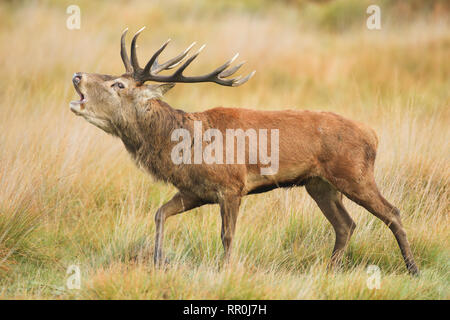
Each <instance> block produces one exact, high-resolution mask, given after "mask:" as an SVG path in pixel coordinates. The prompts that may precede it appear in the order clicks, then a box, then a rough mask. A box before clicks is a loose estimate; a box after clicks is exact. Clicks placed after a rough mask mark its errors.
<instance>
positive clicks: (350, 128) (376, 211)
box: [70, 27, 419, 275]
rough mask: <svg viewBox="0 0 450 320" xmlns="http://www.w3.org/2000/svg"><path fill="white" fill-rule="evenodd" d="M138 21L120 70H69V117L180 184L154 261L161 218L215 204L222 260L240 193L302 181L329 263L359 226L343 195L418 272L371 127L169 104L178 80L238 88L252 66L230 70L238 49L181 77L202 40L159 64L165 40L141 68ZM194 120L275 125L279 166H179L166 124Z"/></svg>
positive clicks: (326, 116)
mask: <svg viewBox="0 0 450 320" xmlns="http://www.w3.org/2000/svg"><path fill="white" fill-rule="evenodd" d="M144 28H145V27H144ZM144 28H142V29H140V30H139V31H138V32H137V33H136V34H135V35H134V37H133V38H132V41H131V50H130V57H128V54H127V49H126V34H127V31H128V28H127V29H125V30H124V31H123V33H122V36H121V40H120V42H121V44H120V46H121V50H120V55H121V58H122V61H123V64H124V66H125V73H124V74H122V75H120V76H112V75H105V74H95V73H83V72H77V73H75V74H74V75H73V78H72V82H73V85H74V87H75V90H76V92H77V93H78V94H79V96H80V100H76V101H72V102H71V103H70V109H71V111H72V112H73V113H74V114H75V115H77V116H80V117H82V118H84V119H85V120H86V121H88V122H89V123H91V124H93V125H94V126H97V127H98V128H100V129H102V130H103V131H105V132H106V133H108V134H110V135H112V136H115V137H118V138H119V139H120V140H121V141H122V142H123V145H124V146H125V149H126V150H127V152H128V153H129V154H130V155H131V158H132V159H133V160H134V162H135V163H136V164H137V165H138V166H139V167H141V168H143V169H144V170H145V171H146V172H147V173H149V174H150V175H151V176H153V177H154V178H155V179H156V180H159V181H162V182H165V183H168V184H171V185H173V186H175V187H176V189H177V193H176V194H175V195H174V196H173V198H172V199H171V200H169V201H168V202H167V203H165V204H163V205H162V206H161V207H160V208H159V209H158V210H157V211H156V214H155V243H154V253H153V260H154V264H155V266H161V265H164V263H165V261H166V260H165V256H164V253H163V239H164V224H165V222H166V220H167V219H168V218H169V217H171V216H174V215H177V214H180V213H183V212H186V211H189V210H192V209H194V208H198V207H200V206H203V205H206V204H218V205H219V207H220V215H221V222H222V225H221V241H222V244H223V249H224V253H223V259H221V261H225V262H227V261H229V257H230V254H231V247H232V241H233V237H234V234H235V229H236V222H237V218H238V214H239V207H240V204H241V200H242V198H243V197H244V196H246V195H250V194H258V193H263V192H268V191H270V190H273V189H276V188H291V187H296V186H304V187H305V188H306V191H307V193H308V194H309V195H310V196H311V197H312V199H313V200H314V201H315V203H316V204H317V205H318V207H319V208H320V210H321V211H322V213H323V214H324V215H325V217H326V219H327V220H328V221H329V222H330V224H331V226H332V227H333V229H334V233H335V244H334V248H333V250H332V254H331V260H330V262H329V267H330V268H332V269H335V268H338V267H339V266H341V265H342V258H343V254H344V251H345V249H346V247H347V245H348V243H349V240H350V238H351V236H352V234H353V232H354V230H355V228H356V223H355V222H354V221H353V220H352V218H351V216H350V214H349V213H348V212H347V210H346V209H345V207H344V204H343V196H345V197H346V198H348V199H350V200H351V201H353V202H355V203H356V204H358V205H360V206H362V207H363V208H365V209H366V210H367V211H369V212H370V213H372V214H373V215H374V216H375V217H377V218H379V219H380V220H381V221H383V222H384V224H386V226H387V227H388V228H389V229H390V230H391V231H392V233H393V235H394V236H395V238H396V240H397V243H398V246H399V247H400V251H401V253H402V255H403V259H404V262H405V264H406V268H407V270H408V271H409V273H410V274H412V275H419V269H418V267H417V265H416V263H415V261H414V257H413V254H412V251H411V247H410V244H409V242H408V240H407V237H406V232H405V229H404V227H403V225H402V221H401V217H400V211H399V209H397V208H396V207H394V206H393V205H392V204H390V203H389V202H388V201H387V200H386V199H385V198H384V197H383V196H382V194H381V193H380V191H379V189H378V187H377V184H376V182H375V178H374V163H375V157H376V152H377V146H378V138H377V135H376V133H375V131H374V130H373V129H371V128H370V127H368V126H367V125H364V124H362V123H360V122H357V121H353V120H350V119H346V118H344V117H342V116H340V115H338V114H335V113H332V112H321V111H308V110H278V111H263V110H253V109H244V108H223V107H216V108H212V109H209V110H206V111H203V112H185V111H183V110H179V109H175V108H172V107H171V106H170V105H169V104H167V103H166V102H164V101H163V100H162V99H163V96H164V94H165V93H167V92H168V91H169V90H170V89H171V88H173V87H174V85H175V83H201V82H210V83H216V84H218V85H222V86H228V87H237V86H240V85H242V84H244V83H246V82H247V81H248V80H249V79H250V78H251V77H252V76H253V75H254V73H255V71H253V72H251V73H250V74H248V75H247V76H245V77H243V78H242V77H241V76H239V77H236V78H231V76H232V75H233V74H235V73H236V72H237V71H238V69H239V68H240V67H241V66H242V65H243V63H240V64H237V65H235V66H233V67H231V64H232V63H233V61H234V60H235V59H236V57H237V55H236V56H234V57H233V58H232V59H230V60H229V61H227V62H226V63H224V64H223V65H221V66H220V67H218V68H216V69H215V70H213V71H212V72H210V73H207V74H204V75H201V76H186V75H185V74H184V71H185V69H186V68H187V67H188V66H189V65H190V64H191V63H192V61H193V60H194V59H196V58H197V56H198V55H199V53H200V52H201V51H202V49H203V48H204V46H202V47H201V48H200V49H199V50H198V51H197V52H196V53H194V54H192V55H191V56H189V57H188V55H189V52H190V50H191V49H192V47H193V46H194V45H195V42H194V43H193V44H191V45H190V46H189V47H188V48H187V49H186V50H184V51H183V52H181V53H180V54H179V55H177V56H175V57H174V58H171V59H169V60H167V61H166V62H164V63H159V61H158V58H159V56H160V54H161V53H162V52H163V50H164V49H165V48H166V47H167V45H168V44H169V41H170V39H169V40H167V41H166V42H165V43H164V44H163V45H162V46H161V47H160V48H159V49H158V50H157V51H156V52H155V53H154V54H153V56H152V57H151V58H150V60H149V61H148V62H147V64H146V65H145V67H144V68H142V67H141V66H140V65H139V63H138V59H137V54H136V40H137V38H138V36H139V34H140V33H141V31H142V30H143V29H144ZM186 57H188V58H187V59H186ZM176 67H178V68H176ZM173 68H176V69H175V71H174V72H173V73H172V74H169V75H167V74H161V72H163V71H168V70H170V69H173ZM147 81H152V82H155V84H148V83H147ZM199 121H200V122H201V123H202V125H203V129H202V130H207V129H210V128H214V129H215V130H218V131H220V132H223V133H225V131H226V130H227V129H237V128H240V129H242V130H250V129H261V128H264V129H272V130H275V129H276V130H278V131H279V143H278V150H277V151H278V155H279V160H278V161H279V166H278V170H277V171H276V172H273V173H272V174H267V175H263V174H261V171H260V169H261V168H262V167H263V166H264V164H262V163H260V162H258V163H256V164H255V163H252V164H250V163H248V162H245V163H233V164H228V163H211V164H206V163H200V164H198V163H197V164H195V163H192V162H190V163H179V164H175V163H174V161H173V159H172V157H171V154H172V149H173V148H174V145H175V144H176V143H177V141H173V140H172V139H171V138H170V137H171V134H172V132H173V131H174V130H176V129H179V128H183V129H185V130H187V131H188V132H191V133H192V134H193V131H194V123H195V122H199ZM204 143H206V142H204ZM246 145H248V141H246ZM271 147H273V146H271ZM225 149H226V148H225ZM228 151H229V150H228ZM223 152H227V150H223ZM245 152H246V159H247V157H248V155H249V154H248V151H245Z"/></svg>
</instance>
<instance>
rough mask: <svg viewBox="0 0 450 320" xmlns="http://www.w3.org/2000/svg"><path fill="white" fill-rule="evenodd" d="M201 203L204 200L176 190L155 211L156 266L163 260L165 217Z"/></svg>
mask: <svg viewBox="0 0 450 320" xmlns="http://www.w3.org/2000/svg"><path fill="white" fill-rule="evenodd" d="M203 204H204V202H202V201H201V200H200V199H198V198H195V197H193V196H190V195H186V194H183V193H181V192H178V193H177V194H176V195H175V196H174V197H173V198H172V199H170V200H169V201H168V202H167V203H165V204H164V205H162V206H161V207H160V208H159V209H158V211H156V215H155V224H156V235H155V253H154V256H153V258H154V262H155V265H156V266H159V265H161V263H162V262H164V255H163V249H162V246H163V239H164V222H165V221H166V219H167V218H168V217H170V216H173V215H176V214H178V213H182V212H185V211H188V210H191V209H194V208H196V207H199V206H201V205H203Z"/></svg>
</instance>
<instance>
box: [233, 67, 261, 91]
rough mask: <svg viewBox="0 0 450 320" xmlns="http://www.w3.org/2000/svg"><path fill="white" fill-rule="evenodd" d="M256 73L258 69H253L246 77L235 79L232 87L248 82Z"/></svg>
mask: <svg viewBox="0 0 450 320" xmlns="http://www.w3.org/2000/svg"><path fill="white" fill-rule="evenodd" d="M255 73H256V70H253V71H252V72H250V73H249V74H248V75H247V76H246V77H245V78H243V79H240V80H239V79H233V83H232V85H231V86H232V87H239V86H240V85H242V84H244V83H246V82H247V81H248V80H250V78H251V77H253V76H254V75H255Z"/></svg>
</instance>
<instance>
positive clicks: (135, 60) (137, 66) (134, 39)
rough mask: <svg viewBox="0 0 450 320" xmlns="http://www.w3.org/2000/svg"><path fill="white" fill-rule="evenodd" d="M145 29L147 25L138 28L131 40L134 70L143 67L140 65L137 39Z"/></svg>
mask: <svg viewBox="0 0 450 320" xmlns="http://www.w3.org/2000/svg"><path fill="white" fill-rule="evenodd" d="M144 29H145V27H142V28H141V29H139V30H138V32H136V33H135V35H134V37H133V40H131V65H132V66H133V69H134V71H135V72H136V71H137V70H140V69H141V67H139V62H138V60H137V55H136V40H137V38H138V36H139V34H140V33H141V32H142V31H143V30H144Z"/></svg>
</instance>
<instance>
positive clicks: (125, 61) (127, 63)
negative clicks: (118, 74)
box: [120, 28, 133, 73]
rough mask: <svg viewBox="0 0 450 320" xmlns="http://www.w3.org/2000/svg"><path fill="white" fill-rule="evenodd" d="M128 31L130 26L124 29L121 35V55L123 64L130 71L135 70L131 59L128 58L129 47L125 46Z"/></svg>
mask: <svg viewBox="0 0 450 320" xmlns="http://www.w3.org/2000/svg"><path fill="white" fill-rule="evenodd" d="M127 32H128V28H126V29H125V30H123V32H122V37H120V56H121V57H122V61H123V64H124V66H125V70H126V72H128V73H132V72H133V67H132V66H131V63H130V59H128V54H127V48H126V46H125V36H126V34H127Z"/></svg>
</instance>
